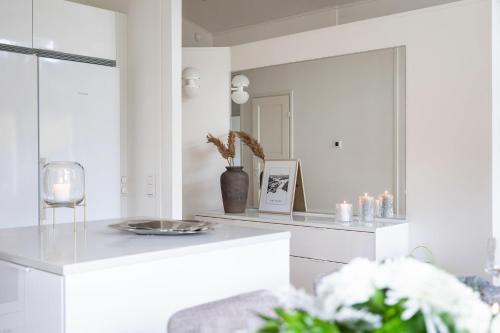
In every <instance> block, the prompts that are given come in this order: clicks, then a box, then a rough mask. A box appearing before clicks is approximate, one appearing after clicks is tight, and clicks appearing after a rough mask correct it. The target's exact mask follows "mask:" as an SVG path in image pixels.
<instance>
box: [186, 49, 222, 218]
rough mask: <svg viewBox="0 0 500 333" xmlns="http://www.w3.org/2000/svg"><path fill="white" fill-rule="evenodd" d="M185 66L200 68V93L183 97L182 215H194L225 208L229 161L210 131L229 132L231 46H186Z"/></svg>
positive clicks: (190, 216)
mask: <svg viewBox="0 0 500 333" xmlns="http://www.w3.org/2000/svg"><path fill="white" fill-rule="evenodd" d="M182 58H183V64H182V66H183V68H186V67H196V68H197V69H198V70H199V71H200V76H201V81H200V90H199V94H198V95H197V96H196V97H194V98H183V107H182V117H183V118H182V124H183V125H182V130H183V140H182V142H183V174H184V178H183V197H184V199H183V203H184V206H183V215H184V217H185V218H192V217H193V214H195V213H197V212H200V211H207V210H214V209H222V196H221V193H220V175H221V174H222V173H223V172H224V171H225V169H224V167H225V166H226V161H225V160H224V159H223V158H222V157H221V156H220V155H219V153H218V152H217V150H216V148H215V147H214V146H213V145H209V144H207V143H206V135H207V133H212V134H213V135H216V136H226V135H227V133H228V131H229V124H230V117H231V110H230V102H231V97H230V86H231V85H230V84H231V81H230V80H231V68H230V63H231V55H230V49H229V48H207V47H204V48H184V49H183V57H182Z"/></svg>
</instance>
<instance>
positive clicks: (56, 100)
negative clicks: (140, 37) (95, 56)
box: [38, 58, 121, 222]
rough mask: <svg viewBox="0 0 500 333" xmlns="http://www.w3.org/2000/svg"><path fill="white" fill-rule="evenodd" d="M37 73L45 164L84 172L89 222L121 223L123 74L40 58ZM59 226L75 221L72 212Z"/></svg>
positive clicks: (60, 214) (61, 214) (66, 212)
mask: <svg viewBox="0 0 500 333" xmlns="http://www.w3.org/2000/svg"><path fill="white" fill-rule="evenodd" d="M38 71H39V88H38V89H39V106H38V108H39V117H40V121H39V135H40V158H41V159H42V160H45V161H47V162H51V161H76V162H78V163H80V164H81V165H82V166H83V167H84V169H85V192H86V196H87V219H88V220H100V219H110V218H117V217H120V214H121V211H120V106H119V81H118V80H119V78H118V69H117V68H113V67H107V66H99V65H92V64H85V63H77V62H72V61H64V60H55V59H46V58H40V60H39V67H38ZM55 133H57V135H55ZM51 214H52V212H51V211H50V210H49V211H48V212H47V215H46V216H47V218H48V219H49V221H50V219H51ZM79 214H81V213H79ZM78 218H79V219H81V218H82V215H79V217H78ZM57 221H58V222H71V221H73V215H72V211H71V210H63V209H61V210H59V211H58V212H57Z"/></svg>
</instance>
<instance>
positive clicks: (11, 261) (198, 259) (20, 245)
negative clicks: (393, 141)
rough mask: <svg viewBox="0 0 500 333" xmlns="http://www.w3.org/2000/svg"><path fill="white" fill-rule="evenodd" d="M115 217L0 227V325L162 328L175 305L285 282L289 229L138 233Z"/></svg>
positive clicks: (64, 330) (13, 332)
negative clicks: (125, 228) (125, 229)
mask: <svg viewBox="0 0 500 333" xmlns="http://www.w3.org/2000/svg"><path fill="white" fill-rule="evenodd" d="M117 222H118V221H101V222H89V223H88V225H87V230H86V232H85V231H84V230H83V226H82V224H78V232H77V233H76V234H75V233H73V225H72V224H58V225H56V227H55V229H53V228H52V226H51V225H46V226H42V227H38V226H33V227H24V228H13V229H3V230H0V332H1V333H4V332H5V333H7V332H8V333H88V332H93V333H136V332H148V333H165V331H166V327H167V322H168V319H169V317H170V316H171V315H172V314H173V313H175V312H177V311H179V310H181V309H184V308H188V307H192V306H196V305H199V304H202V303H207V302H211V301H215V300H219V299H222V298H226V297H231V296H234V295H237V294H241V293H245V292H251V291H256V290H262V289H269V290H275V291H278V290H279V289H281V288H283V287H284V286H286V285H287V284H288V283H289V262H288V260H287V259H288V257H289V254H290V253H289V238H290V234H289V233H288V232H280V231H278V232H276V231H272V230H263V229H259V228H245V227H240V226H229V225H220V226H217V228H216V229H215V230H214V231H212V232H208V233H205V234H201V235H183V236H137V235H133V234H128V233H125V232H120V231H117V230H113V229H111V228H109V227H108V225H109V224H110V223H117Z"/></svg>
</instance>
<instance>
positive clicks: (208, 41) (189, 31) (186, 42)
mask: <svg viewBox="0 0 500 333" xmlns="http://www.w3.org/2000/svg"><path fill="white" fill-rule="evenodd" d="M182 46H184V47H209V46H214V36H213V35H212V34H211V33H210V32H209V31H208V30H206V29H205V28H203V27H201V26H199V25H198V24H196V23H194V22H193V21H191V20H189V19H187V18H185V17H183V18H182Z"/></svg>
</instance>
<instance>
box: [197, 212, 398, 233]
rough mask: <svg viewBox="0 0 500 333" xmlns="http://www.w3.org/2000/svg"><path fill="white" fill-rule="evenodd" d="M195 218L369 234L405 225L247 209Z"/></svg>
mask: <svg viewBox="0 0 500 333" xmlns="http://www.w3.org/2000/svg"><path fill="white" fill-rule="evenodd" d="M196 216H197V218H199V219H201V220H203V217H211V218H219V219H228V220H240V221H254V222H262V223H274V224H285V225H296V226H302V227H312V228H326V229H339V230H350V231H360V232H371V233H374V232H376V231H377V230H378V229H382V228H389V227H394V226H398V225H402V224H406V223H407V222H406V220H405V219H403V218H394V219H375V221H374V222H373V223H362V222H359V221H353V222H350V223H340V222H336V221H335V215H332V214H320V213H301V212H294V213H293V214H291V215H290V214H270V213H259V211H258V210H256V209H247V210H246V211H245V212H244V213H241V214H226V213H224V212H223V211H210V212H202V213H198V214H196Z"/></svg>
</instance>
